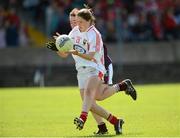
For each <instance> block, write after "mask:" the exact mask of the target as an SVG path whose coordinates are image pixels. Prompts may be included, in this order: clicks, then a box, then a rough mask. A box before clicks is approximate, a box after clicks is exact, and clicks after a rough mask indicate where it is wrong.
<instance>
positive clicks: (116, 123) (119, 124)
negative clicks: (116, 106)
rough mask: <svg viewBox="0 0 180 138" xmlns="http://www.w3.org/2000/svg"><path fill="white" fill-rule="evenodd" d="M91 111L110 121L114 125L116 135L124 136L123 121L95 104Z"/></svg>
mask: <svg viewBox="0 0 180 138" xmlns="http://www.w3.org/2000/svg"><path fill="white" fill-rule="evenodd" d="M91 111H92V112H95V113H96V114H98V115H99V116H102V117H103V118H104V119H106V120H107V121H109V122H110V123H111V124H112V125H114V130H115V132H116V134H122V125H123V123H124V121H123V119H118V118H117V117H116V116H114V115H112V114H111V113H110V112H108V111H107V110H105V109H104V108H103V107H101V106H99V105H97V104H96V103H95V102H94V103H93V105H92V107H91Z"/></svg>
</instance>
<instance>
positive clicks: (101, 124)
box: [80, 89, 108, 135]
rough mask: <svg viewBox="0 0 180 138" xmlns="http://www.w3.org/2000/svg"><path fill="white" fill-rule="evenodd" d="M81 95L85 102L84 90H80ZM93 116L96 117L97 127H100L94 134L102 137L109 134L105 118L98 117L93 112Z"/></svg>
mask: <svg viewBox="0 0 180 138" xmlns="http://www.w3.org/2000/svg"><path fill="white" fill-rule="evenodd" d="M80 94H81V99H82V101H83V99H84V89H80ZM91 113H92V116H93V117H94V119H95V121H96V123H97V127H98V131H97V132H95V133H94V134H97V135H102V134H107V133H108V129H107V127H106V124H105V122H104V121H103V118H102V117H101V116H99V115H97V114H96V113H94V112H92V111H91Z"/></svg>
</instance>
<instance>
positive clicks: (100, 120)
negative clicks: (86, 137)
mask: <svg viewBox="0 0 180 138" xmlns="http://www.w3.org/2000/svg"><path fill="white" fill-rule="evenodd" d="M91 114H92V116H93V118H94V119H95V120H96V123H97V127H98V131H97V132H94V134H95V135H104V134H108V129H107V127H106V124H105V122H104V121H103V118H102V117H101V116H99V115H98V114H96V113H94V112H92V111H91Z"/></svg>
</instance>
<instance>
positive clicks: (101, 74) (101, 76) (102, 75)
mask: <svg viewBox="0 0 180 138" xmlns="http://www.w3.org/2000/svg"><path fill="white" fill-rule="evenodd" d="M98 77H99V78H100V79H101V80H103V77H104V74H103V73H102V72H101V71H99V74H98Z"/></svg>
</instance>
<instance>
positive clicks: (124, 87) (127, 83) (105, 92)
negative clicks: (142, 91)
mask: <svg viewBox="0 0 180 138" xmlns="http://www.w3.org/2000/svg"><path fill="white" fill-rule="evenodd" d="M97 90H98V91H99V92H98V93H96V96H95V98H96V100H99V101H101V100H104V99H106V98H108V97H110V96H112V95H114V94H115V93H117V92H123V91H124V92H125V93H126V94H127V95H130V96H131V97H132V98H133V100H136V98H137V94H136V90H135V88H134V87H133V85H132V82H131V80H129V79H126V80H123V81H121V82H120V83H117V84H114V85H113V86H109V85H106V84H103V83H101V85H100V87H99V88H98V89H97Z"/></svg>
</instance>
